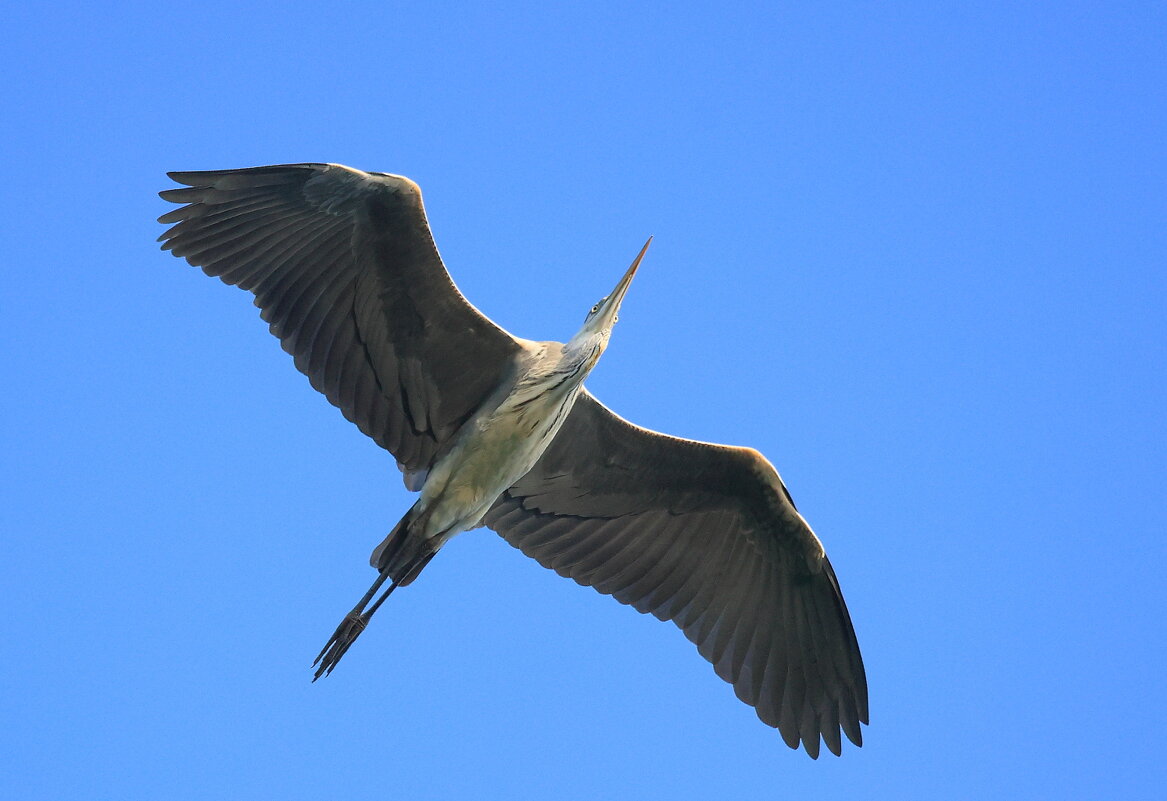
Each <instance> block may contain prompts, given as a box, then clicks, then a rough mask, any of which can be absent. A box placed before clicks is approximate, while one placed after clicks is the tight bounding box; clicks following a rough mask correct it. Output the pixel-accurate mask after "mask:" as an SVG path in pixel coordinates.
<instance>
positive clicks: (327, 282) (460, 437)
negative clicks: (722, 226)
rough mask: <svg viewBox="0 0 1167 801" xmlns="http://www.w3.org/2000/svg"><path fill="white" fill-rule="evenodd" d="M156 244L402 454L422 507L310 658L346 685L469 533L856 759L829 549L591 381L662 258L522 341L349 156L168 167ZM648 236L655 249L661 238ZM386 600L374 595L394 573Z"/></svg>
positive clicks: (862, 710)
mask: <svg viewBox="0 0 1167 801" xmlns="http://www.w3.org/2000/svg"><path fill="white" fill-rule="evenodd" d="M170 175H171V177H172V178H174V179H175V180H176V181H178V182H179V183H182V184H186V185H187V187H188V188H182V189H171V190H167V191H165V192H163V193H162V197H163V198H165V199H167V200H170V201H173V202H176V203H180V204H183V205H182V206H181V207H180V208H178V209H176V210H174V211H171V212H170V213H168V214H165V215H163V216H162V217H160V218H159V220H160V222H164V223H173V224H174V225H173V227H172V228H170V229H169V230H168V231H167V232H166V233H165V234H163V236H162V239H163V240H164V241H165V244H164V246H163V247H165V248H167V249H170V250H172V251H173V252H174V254H175V255H177V256H182V257H185V258H186V259H187V260H188V261H189V262H190V263H191V264H194V265H197V266H200V267H202V269H203V270H204V271H205V272H206V273H208V274H209V275H215V276H219V277H220V278H222V280H223V281H224V282H226V283H228V284H234V285H237V286H239V287H241V288H244V289H247V290H250V291H251V292H253V293H254V294H255V302H256V305H257V306H259V307H260V309H261V316H262V317H263V318H264V319H265V320H267V321H268V323H269V324H270V327H271V331H272V333H273V334H275V335H276V336H278V337H279V338H280V340H281V341H282V343H283V346H284V348H285V350H287V351H288V352H289V353H290V354H292V356H293V357H294V359H295V363H296V367H297V368H298V369H300V370H301V371H302V372H304V373H305V374H306V375H307V376H308V377H309V379H310V380H311V382H312V385H313V386H314V387H316V389H318V390H320V391H321V392H322V393H324V394H325V396H326V397H328V399H329V400H330V401H331V402H332V403H333V404H335V405H336V406H338V407H340V409H341V411H342V412H343V413H344V415H345V416H346V417H347V418H348V419H349V420H351V421H352V422H354V423H355V424H356V425H357V426H358V427H359V428H360V429H361V430H362V431H363V432H364V433H365V434H367V435H368V436H370V437H371V438H372V439H373V440H374V441H375V442H377V444H379V445H381V446H382V447H384V448H385V449H386V450H388V451H389V452H390V453H392V454H393V456H394V457H395V458H396V460H397V466H398V467H399V468H400V469H401V472H402V475H403V478H404V481H405V485H406V487H407V488H408V489H410V490H412V491H420V497H419V498H418V500H417V502H416V503H415V504H414V505H413V507H412V508H411V509H410V510H409V511H408V512H407V513H406V514H405V516H404V517H402V518H401V520H400V522H398V524H397V525H396V526H395V527H394V529H393V530H392V532H391V533H390V534H389V536H388V537H386V538H385V540H384V541H383V542H382V543H381V544H380V545H379V546H378V547H377V548H376V549H375V550H374V551H373V555H372V558H371V562H372V565H373V567H374V568H376V569H377V571H378V578H377V580H376V581H375V582H374V583H373V586H372V587H371V588H370V589H369V591H368V592H367V593H366V594H365V596H364V597H363V598H362V599H361V600H360V601H359V602H358V603H357V605H356V607H354V609H353V610H352V612H350V613H349V614H348V615H347V616H346V617H345V618H344V620H343V621H342V622H341V624H340V626H338V628H337V630H336V632H334V634H333V636H332V638H331V639H330V640H329V641H328V644H327V645H326V646H325V648H324V650H323V651H321V654H320V656H319V657H317V663H318V664H319V668H318V670H317V672H316V677H317V678H319V677H320V676H321V675H323V674H326V673H328V672H330V671H331V670H332V669H333V668H334V667H335V666H336V664H337V662H338V661H339V660H340V658H341V657H342V656H343V655H344V654H345V652H346V651H347V650H348V648H349V646H350V645H351V644H352V643H353V642H354V641H355V640H356V638H357V637H358V636H359V635H360V634H361V632H362V631H364V629H365V627H366V625H367V624H368V621H369V618H370V617H371V616H372V614H373V613H374V612H376V610H377V609H378V607H379V606H380V605H381V603H382V602H383V601H384V600H385V598H386V597H387V596H388V595H389V593H390V592H392V591H393V590H394V589H395V588H397V587H401V586H405V585H407V584H409V583H410V582H412V581H413V580H414V579H415V578H416V577H417V575H418V574H419V573H420V571H421V570H422V569H423V568H424V567H425V565H426V564H427V563H428V562H429V560H430V559H432V558H433V556H434V555H435V554H436V553H437V552H438V551H439V550H440V549H441V547H442V546H443V545H444V544H445V543H446V542H447V541H448V540H449V539H450V537H452V536H454V535H455V534H457V533H458V532H460V531H465V530H468V529H471V528H475V527H478V526H480V525H486V526H489V527H490V528H493V529H494V530H495V531H497V532H498V533H499V534H501V535H502V536H503V538H504V539H506V540H507V542H509V543H511V544H512V545H514V546H515V547H517V548H519V549H520V550H522V551H523V553H525V554H527V555H528V556H531V557H533V558H534V559H536V560H537V561H539V562H540V564H542V565H544V566H546V567H549V568H551V569H553V570H555V571H556V572H558V573H560V574H561V575H564V576H567V577H570V578H572V579H574V580H575V581H577V582H578V583H580V584H585V585H589V586H592V587H594V588H595V589H597V590H598V591H600V592H602V593H605V594H608V595H611V596H613V597H615V598H616V599H617V600H619V601H621V602H622V603H626V604H629V605H631V606H633V607H634V608H636V609H637V610H638V611H641V612H647V613H651V614H653V615H655V616H656V617H658V618H660V619H661V620H671V621H673V622H674V623H676V625H677V626H678V627H680V628H681V629H682V630H683V631H684V633H685V635H686V636H687V637H688V638H689V639H691V640H692V641H693V642H694V643H695V644H696V645H697V647H698V651H699V652H700V653H701V654H702V656H704V657H705V658H706V659H708V660H709V661H710V662H711V663H713V666H714V669H715V671H716V672H717V674H718V675H719V676H721V677H722V678H724V679H725V680H726V681H728V682H730V683H731V684H733V686H734V691H735V692H736V693H737V695H738V697H739V698H740V699H741V700H743V701H745V702H746V703H748V704H750V705H751V706H754V707H755V709H756V711H757V714H758V717H759V718H761V719H762V720H763V721H764V722H765V723H767V724H769V725H771V726H775V727H777V728H778V729H779V730H780V731H781V733H782V737H783V739H784V740H785V742H786V743H787V745H789V746H790V747H791V748H796V747H797V746H798V745H799V743H802V744H803V746H804V747H805V748H806V751H807V753H809V754H810V755H811V756H817V755H818V750H819V742H820V737H821V739H822V741H824V742H825V743H826V744H827V746H828V748H830V750H831V751H832V752H834V753H836V754H838V753H840V749H841V740H840V729H841V730H842V732H844V733H845V734H846V735H847V737H848V738H849V739H851V741H852V742H854V743H855V744H857V745H858V744H861V742H862V733H861V730H860V724H861V723H866V722H867V683H866V678H865V676H864V670H863V662H862V659H861V657H860V655H859V646H858V643H857V642H856V639H855V632H854V629H853V628H852V625H851V619H850V615H849V614H848V612H847V607H846V605H845V604H844V602H843V597H842V594H841V592H840V590H839V585H838V581H837V579H836V578H835V574H834V570H833V568H832V567H831V564H830V561H829V560H828V559H827V557H826V554H825V552H824V551H823V548H822V544H821V543H820V542H819V540H818V538H817V537H816V536H815V534H814V533H813V532H812V531H811V529H810V527H809V526H808V525H807V524H806V521H805V520H803V518H802V516H801V515H800V514H799V513H798V512H797V511H796V510H795V508H794V504H793V501H792V500H791V499H790V495H789V493H788V492H787V491H786V487H785V486H784V485H783V483H782V480H781V479H780V478H779V477H778V474H777V472H776V471H775V470H774V468H773V466H772V465H771V464H770V463H769V462H768V461H766V459H765V458H763V457H762V456H761V454H759V453H758V452H757V451H755V450H753V449H750V448H735V447H729V446H725V445H715V444H711V443H704V442H697V441H694V440H686V439H680V438H676V437H670V436H667V435H664V434H658V433H656V432H653V431H649V430H648V429H644V428H640V427H639V426H635V425H632V424H631V423H628V422H627V421H625V420H623V419H621V418H620V417H618V416H617V415H615V414H614V413H612V412H611V411H610V410H608V409H607V408H606V407H605V406H603V404H601V403H600V402H599V401H597V400H596V399H595V397H593V396H592V395H591V394H590V393H589V392H588V391H587V389H586V388H584V386H583V382H584V379H585V378H586V377H587V375H588V373H589V372H590V371H591V370H592V368H593V367H595V365H596V363H597V361H598V360H599V358H600V356H601V355H602V354H603V352H604V349H605V348H606V347H607V345H608V341H609V337H610V335H611V332H612V327H613V325H614V324H615V322H616V319H617V313H618V311H619V308H620V303H621V301H622V300H623V297H624V294H625V292H626V291H627V290H628V287H629V285H630V283H631V281H632V278H633V277H634V275H635V274H636V271H637V268H638V267H639V265H640V262H641V259H642V258H643V257H644V254H645V250H647V248H648V244H647V243H646V244H645V246H644V248H643V249H641V251H640V254H639V255H638V256H637V257H636V260H635V261H634V262H633V264H632V266H631V267H630V268H629V269H628V271H627V272H626V273H625V274H624V277H623V278H622V279H621V280H620V283H619V284H617V286H616V288H615V289H614V290H613V292H612V293H611V294H610V295H609V296H607V297H605V298H604V299H603V300H601V301H600V302H599V303H597V304H596V305H595V306H593V307H592V309H591V311H590V312H589V314H588V315H587V318H586V320H585V322H584V325H583V327H582V328H581V329H580V331H579V332H578V333H577V334H576V335H575V336H574V337H572V338H571V339H570V340H569V341H568V342H567V343H564V344H560V343H557V342H533V341H530V340H525V339H519V338H517V337H513V336H511V335H510V334H508V333H507V332H505V331H503V330H502V329H501V328H499V327H498V326H496V325H495V324H494V323H492V322H491V321H490V320H489V319H487V318H486V317H485V316H483V315H482V314H481V313H480V312H478V310H477V309H475V308H474V307H473V306H471V305H470V304H469V303H468V302H467V301H466V300H465V298H463V297H462V295H461V294H460V293H459V292H458V290H457V289H456V288H455V286H454V284H453V282H452V281H451V280H450V278H449V275H448V274H447V273H446V271H445V267H444V265H443V264H442V262H441V259H440V258H439V257H438V254H437V250H436V248H435V247H434V244H433V240H432V238H431V236H430V232H429V226H428V223H427V221H426V217H425V211H424V209H423V207H422V203H421V191H420V189H418V187H417V185H416V184H414V183H413V182H412V181H410V180H408V179H407V178H403V177H401V176H395V175H389V174H384V173H366V172H361V171H359V170H354V169H351V168H348V167H344V166H341V165H336V164H291V165H278V166H272V167H255V168H250V169H243V170H224V171H216V172H189V173H171V174H170ZM650 241H651V240H650ZM387 581H388V582H390V583H389V587H388V588H387V589H385V590H384V591H383V593H382V594H381V596H380V597H379V598H377V600H376V601H373V597H374V595H375V594H376V592H377V590H378V589H379V588H380V587H381V586H382V584H383V583H385V582H387Z"/></svg>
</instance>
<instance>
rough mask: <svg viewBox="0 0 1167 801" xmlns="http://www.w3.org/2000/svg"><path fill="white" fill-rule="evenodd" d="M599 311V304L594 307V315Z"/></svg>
mask: <svg viewBox="0 0 1167 801" xmlns="http://www.w3.org/2000/svg"><path fill="white" fill-rule="evenodd" d="M599 310H600V304H598V303H597V304H596V305H595V306H592V314H595V313H596V312H598V311H599Z"/></svg>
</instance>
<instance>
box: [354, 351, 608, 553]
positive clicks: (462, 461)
mask: <svg viewBox="0 0 1167 801" xmlns="http://www.w3.org/2000/svg"><path fill="white" fill-rule="evenodd" d="M523 344H524V346H525V347H524V349H523V351H522V352H521V353H520V355H519V356H518V357H517V358H516V359H515V363H514V365H513V366H512V367H511V368H510V369H509V370H507V372H508V373H509V374H511V375H513V379H511V380H508V381H505V382H504V383H503V385H502V386H500V387H499V390H498V392H496V393H495V395H496V396H497V400H496V397H495V396H492V397H491V398H488V399H487V400H486V402H485V403H484V404H483V408H482V409H481V410H479V411H478V412H476V413H475V414H474V416H473V417H471V418H470V419H469V420H467V421H466V423H465V424H463V425H462V427H461V428H460V429H459V430H458V433H457V435H455V436H454V438H453V439H452V440H451V446H450V449H449V451H447V452H446V453H445V454H444V455H442V456H440V457H439V458H438V460H437V461H436V462H435V463H434V466H433V469H432V470H430V471H429V473H428V474H427V475H426V477H425V480H424V483H423V484H422V486H421V497H420V498H419V499H418V501H417V504H416V505H415V506H414V508H413V513H414V514H415V515H417V517H418V519H424V521H425V524H424V527H422V528H420V529H419V530H418V531H417V536H420V537H422V538H424V539H426V540H430V541H434V542H435V544H436V545H438V547H440V546H441V545H442V544H445V542H446V540H448V539H449V538H450V537H452V536H453V535H455V534H458V533H459V532H462V531H467V530H469V529H471V528H476V527H478V526H480V525H482V519H483V518H484V517H485V516H486V513H487V512H488V511H490V507H491V506H493V505H494V503H495V501H497V500H498V497H499V496H500V495H502V493H503V492H505V491H506V490H507V489H508V488H509V487H510V486H512V485H513V484H514V483H515V482H516V481H518V480H519V479H520V478H522V477H523V476H524V475H526V474H527V472H528V471H529V470H530V469H531V468H532V467H533V466H534V465H535V462H537V461H538V460H539V457H540V456H542V455H543V451H545V450H546V449H547V446H548V445H549V444H551V441H552V440H553V439H554V438H555V435H556V434H557V433H559V428H560V427H561V426H562V425H563V421H564V420H566V419H567V415H568V413H569V412H570V411H571V407H572V405H573V404H574V403H575V399H576V396H577V395H578V394H579V390H580V387H582V386H583V380H584V378H586V377H587V374H588V373H589V372H591V369H592V367H594V366H595V364H596V362H597V361H598V360H599V353H598V352H596V351H595V350H592V349H591V348H590V347H588V348H587V349H586V350H585V349H584V348H582V347H577V348H572V347H570V343H569V345H568V346H565V345H562V344H560V343H558V342H538V343H528V342H524V343H523ZM585 344H590V343H585ZM385 544H388V543H387V542H386V543H385ZM371 562H372V563H373V566H374V567H376V566H377V563H378V551H374V555H373V557H372V559H371Z"/></svg>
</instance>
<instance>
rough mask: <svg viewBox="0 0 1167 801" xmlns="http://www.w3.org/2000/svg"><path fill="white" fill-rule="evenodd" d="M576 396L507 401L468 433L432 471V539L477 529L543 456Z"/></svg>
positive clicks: (428, 491) (428, 497)
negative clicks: (509, 488) (503, 496)
mask: <svg viewBox="0 0 1167 801" xmlns="http://www.w3.org/2000/svg"><path fill="white" fill-rule="evenodd" d="M575 395H576V393H574V392H572V393H571V394H570V395H569V396H568V397H566V398H562V399H560V398H549V399H547V400H546V401H545V402H543V403H541V404H538V405H536V404H532V403H527V404H525V405H515V404H513V403H510V402H504V403H503V404H502V405H501V406H500V407H499V408H498V409H496V410H494V412H492V413H491V414H489V415H487V416H485V417H484V418H483V419H481V420H471V421H470V422H469V423H468V424H467V430H466V432H465V434H464V435H463V436H462V437H461V438H460V439H459V441H458V443H457V445H455V447H454V448H452V449H451V451H450V452H449V453H448V454H446V455H445V456H444V457H443V458H442V459H441V460H440V461H439V462H438V463H437V464H436V465H434V469H433V470H432V471H431V472H430V475H429V477H428V478H427V480H426V483H425V486H424V487H423V488H422V493H421V501H422V503H423V504H424V505H425V507H426V508H427V509H431V510H432V511H431V513H430V516H429V524H428V525H427V526H426V530H427V531H426V533H427V535H428V536H443V535H444V536H446V537H448V536H452V535H453V534H456V533H458V532H459V531H465V530H467V529H470V528H474V527H475V526H477V525H478V524H479V521H481V520H482V517H483V516H484V515H485V514H486V512H487V511H488V510H489V509H490V507H491V506H492V505H493V504H494V502H495V500H496V499H497V498H498V496H499V495H501V494H502V493H503V491H504V490H506V489H507V488H508V487H510V486H511V485H513V484H514V483H515V482H516V481H518V480H519V479H520V478H522V477H523V476H524V475H525V474H526V473H527V472H528V471H529V470H530V469H531V468H532V467H533V466H534V465H535V462H537V461H539V457H540V456H542V455H543V451H545V450H546V449H547V446H548V445H550V444H551V441H552V440H553V439H554V438H555V435H556V433H558V431H559V428H560V425H561V424H562V422H563V420H564V419H565V418H566V417H567V413H568V412H569V411H570V410H571V405H572V404H573V403H574V401H575Z"/></svg>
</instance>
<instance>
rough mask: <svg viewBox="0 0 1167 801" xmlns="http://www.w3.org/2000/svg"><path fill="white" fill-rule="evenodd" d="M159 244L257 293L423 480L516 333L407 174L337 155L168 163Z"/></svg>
mask: <svg viewBox="0 0 1167 801" xmlns="http://www.w3.org/2000/svg"><path fill="white" fill-rule="evenodd" d="M169 175H170V177H171V178H173V179H174V180H175V181H177V182H178V183H181V184H186V186H187V187H188V188H183V189H170V190H167V191H164V192H161V193H160V194H161V196H162V197H163V198H164V199H165V200H169V201H172V202H174V203H181V204H183V205H182V207H181V208H179V209H176V210H174V211H171V212H170V213H168V214H164V215H162V216H161V217H160V218H159V222H162V223H174V224H175V225H174V226H173V227H172V228H170V229H169V230H168V231H166V233H164V234H163V235H162V236H161V237H160V241H163V242H164V243H165V244H164V245H163V248H164V249H167V250H170V251H171V252H173V253H174V255H176V256H182V257H184V258H185V259H186V260H187V261H188V262H190V263H191V264H192V265H195V266H197V267H201V268H202V269H203V271H204V272H205V273H207V275H213V276H218V277H219V278H221V279H222V280H223V281H224V282H225V283H228V284H233V285H235V286H238V287H240V288H242V289H246V290H248V291H250V292H253V293H254V294H255V305H257V306H259V308H260V309H261V312H260V316H261V317H262V318H263V319H264V320H266V321H267V322H268V323H269V324H270V326H271V332H272V333H273V334H275V335H276V336H277V337H279V338H280V340H281V341H282V343H283V347H284V350H286V351H288V353H290V354H292V356H293V357H295V362H296V367H297V368H298V369H299V370H300V371H301V372H302V373H304V374H305V375H307V376H308V378H309V380H310V381H311V382H312V386H314V387H315V388H316V389H318V390H320V391H321V392H323V393H324V394H325V396H327V397H328V399H329V400H330V401H331V402H332V403H333V404H335V405H336V406H338V407H339V408H340V410H341V411H342V412H343V413H344V416H345V417H347V418H348V419H349V420H351V421H352V422H354V423H356V424H357V426H358V427H360V429H361V431H363V432H365V433H366V434H368V435H369V436H370V437H372V438H373V439H374V440H375V441H376V442H377V444H378V445H380V446H381V447H383V448H385V449H386V450H388V451H390V452H391V453H392V454H393V455H394V456H395V457H396V458H397V462H398V466H399V467H401V469H402V471H403V473H404V474H405V481H406V485H407V486H409V488H410V489H419V488H420V485H421V482H422V481H423V480H424V477H425V471H427V470H428V469H429V468H430V467H431V466H432V464H433V461H434V457H435V454H436V453H437V451H438V450H439V448H440V447H441V446H442V444H443V443H444V442H445V441H446V440H447V439H448V438H450V437H451V436H452V435H453V434H454V433H455V432H456V431H457V430H458V428H459V427H460V426H461V425H462V423H463V422H464V421H465V420H466V419H467V418H469V417H470V415H471V414H472V413H473V412H474V411H475V410H476V409H477V408H478V407H479V405H480V404H481V403H482V401H483V400H484V399H485V398H486V397H487V395H489V394H490V393H491V392H492V391H493V390H494V389H495V388H496V382H497V380H498V377H499V376H502V375H505V374H506V373H507V370H508V369H509V367H510V364H511V362H512V361H513V359H514V357H515V355H516V354H517V353H518V352H519V351H520V349H521V347H522V346H521V345H520V344H519V342H518V341H517V340H515V339H514V338H513V337H512V336H511V335H510V334H508V333H506V332H505V331H503V330H502V329H501V328H499V327H498V326H496V325H495V324H494V323H492V322H491V321H490V320H489V319H488V318H487V317H485V316H484V315H482V314H481V313H480V312H479V311H478V310H477V309H475V308H474V307H473V306H471V305H470V304H469V303H468V302H467V301H466V299H465V298H464V297H462V295H461V294H460V293H459V292H458V290H457V288H456V287H455V286H454V283H453V281H451V280H450V276H449V274H448V273H447V272H446V269H445V267H444V266H443V265H442V260H441V258H440V257H439V256H438V251H437V249H436V248H435V246H434V243H433V238H432V237H431V235H430V229H429V224H428V223H427V222H426V216H425V210H424V208H423V206H422V202H421V190H420V189H419V188H418V186H417V184H415V183H413V182H412V181H410V180H409V179H408V178H403V177H401V176H397V175H387V174H383V173H366V172H361V171H359V170H354V169H351V168H349V167H344V166H341V165H339V164H289V165H281V166H272V167H255V168H251V169H243V170H222V171H213V172H172V173H169Z"/></svg>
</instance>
